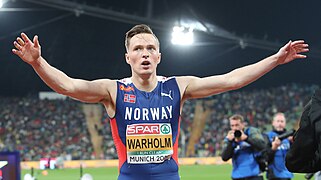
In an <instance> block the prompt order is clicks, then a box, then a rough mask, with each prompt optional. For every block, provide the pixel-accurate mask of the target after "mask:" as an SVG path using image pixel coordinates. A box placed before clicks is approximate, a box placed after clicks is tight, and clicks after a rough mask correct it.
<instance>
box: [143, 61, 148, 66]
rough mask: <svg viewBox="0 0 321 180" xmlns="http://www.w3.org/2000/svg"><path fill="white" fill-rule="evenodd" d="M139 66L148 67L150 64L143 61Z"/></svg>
mask: <svg viewBox="0 0 321 180" xmlns="http://www.w3.org/2000/svg"><path fill="white" fill-rule="evenodd" d="M141 65H143V66H148V65H150V62H149V61H143V62H142V64H141Z"/></svg>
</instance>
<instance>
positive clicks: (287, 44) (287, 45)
mask: <svg viewBox="0 0 321 180" xmlns="http://www.w3.org/2000/svg"><path fill="white" fill-rule="evenodd" d="M291 43H292V41H291V40H290V41H289V42H288V43H286V44H285V45H284V46H283V47H282V48H281V50H283V51H284V50H287V49H288V48H289V47H290V45H291Z"/></svg>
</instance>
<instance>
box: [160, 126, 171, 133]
mask: <svg viewBox="0 0 321 180" xmlns="http://www.w3.org/2000/svg"><path fill="white" fill-rule="evenodd" d="M160 129H161V132H162V133H163V134H169V133H170V132H171V127H170V126H169V125H168V124H163V125H162V126H161V128H160Z"/></svg>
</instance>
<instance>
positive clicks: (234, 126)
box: [230, 119, 244, 131]
mask: <svg viewBox="0 0 321 180" xmlns="http://www.w3.org/2000/svg"><path fill="white" fill-rule="evenodd" d="M230 127H231V130H233V131H236V130H239V131H240V130H243V128H244V124H243V123H242V122H241V120H234V119H230Z"/></svg>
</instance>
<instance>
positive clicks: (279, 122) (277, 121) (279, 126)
mask: <svg viewBox="0 0 321 180" xmlns="http://www.w3.org/2000/svg"><path fill="white" fill-rule="evenodd" d="M272 126H273V128H274V129H275V130H277V131H283V130H284V129H285V126H286V119H285V117H284V115H282V114H278V115H276V116H275V117H274V119H273V122H272Z"/></svg>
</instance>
